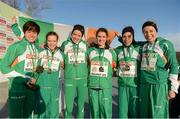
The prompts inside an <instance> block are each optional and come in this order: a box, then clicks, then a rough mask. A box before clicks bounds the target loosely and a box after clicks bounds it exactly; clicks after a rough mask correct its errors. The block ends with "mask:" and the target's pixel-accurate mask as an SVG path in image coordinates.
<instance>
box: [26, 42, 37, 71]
mask: <svg viewBox="0 0 180 119" xmlns="http://www.w3.org/2000/svg"><path fill="white" fill-rule="evenodd" d="M28 49H29V51H30V54H31V56H32V64H33V70H34V69H35V67H36V54H37V49H36V48H35V46H34V45H33V44H31V43H29V44H28Z"/></svg>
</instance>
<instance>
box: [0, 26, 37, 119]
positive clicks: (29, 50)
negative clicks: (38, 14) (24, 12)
mask: <svg viewBox="0 0 180 119" xmlns="http://www.w3.org/2000/svg"><path fill="white" fill-rule="evenodd" d="M16 25H17V24H15V25H12V29H13V28H14V27H17V26H16ZM13 30H14V29H13ZM39 52H40V48H39V45H38V44H37V42H35V43H29V42H28V40H27V39H26V38H25V37H23V39H22V40H21V41H18V42H16V43H14V44H12V45H11V46H10V47H9V48H8V50H7V52H6V54H5V56H4V58H3V59H2V61H1V72H2V73H3V74H5V76H6V77H8V78H9V79H10V82H9V97H8V105H9V108H8V109H9V117H10V118H30V117H31V116H32V112H33V110H34V105H35V91H34V90H31V89H29V88H28V87H27V86H26V82H27V81H28V80H30V79H31V78H35V77H36V73H35V70H36V66H37V62H38V55H39ZM17 108H18V109H17Z"/></svg>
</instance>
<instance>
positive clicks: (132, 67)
mask: <svg viewBox="0 0 180 119" xmlns="http://www.w3.org/2000/svg"><path fill="white" fill-rule="evenodd" d="M136 65H137V64H136V62H135V61H128V62H125V61H121V62H120V70H119V76H121V77H137V66H136Z"/></svg>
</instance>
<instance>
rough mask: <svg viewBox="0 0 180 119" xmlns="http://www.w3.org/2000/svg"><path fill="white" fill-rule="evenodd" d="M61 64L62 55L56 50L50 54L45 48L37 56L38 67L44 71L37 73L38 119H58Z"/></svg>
mask: <svg viewBox="0 0 180 119" xmlns="http://www.w3.org/2000/svg"><path fill="white" fill-rule="evenodd" d="M62 62H63V53H62V52H61V51H60V49H59V48H57V49H56V50H55V51H54V52H52V51H51V50H50V49H49V48H45V49H44V50H43V51H42V52H40V55H39V63H38V64H39V65H40V66H43V68H44V71H43V72H42V73H39V75H38V78H37V82H36V84H37V85H39V87H40V89H39V91H38V92H37V96H36V99H37V103H36V109H35V112H36V113H37V115H36V116H37V117H40V118H59V72H60V71H61V65H62Z"/></svg>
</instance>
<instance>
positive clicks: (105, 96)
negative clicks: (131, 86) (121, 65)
mask: <svg viewBox="0 0 180 119" xmlns="http://www.w3.org/2000/svg"><path fill="white" fill-rule="evenodd" d="M89 61H90V69H89V77H88V88H89V101H90V110H91V112H90V114H91V117H92V118H111V117H112V75H113V69H112V64H113V62H116V53H115V51H114V50H110V49H100V48H95V47H92V48H91V49H90V51H89Z"/></svg>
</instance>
